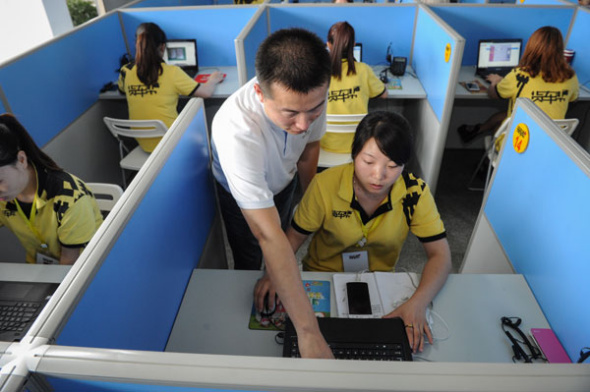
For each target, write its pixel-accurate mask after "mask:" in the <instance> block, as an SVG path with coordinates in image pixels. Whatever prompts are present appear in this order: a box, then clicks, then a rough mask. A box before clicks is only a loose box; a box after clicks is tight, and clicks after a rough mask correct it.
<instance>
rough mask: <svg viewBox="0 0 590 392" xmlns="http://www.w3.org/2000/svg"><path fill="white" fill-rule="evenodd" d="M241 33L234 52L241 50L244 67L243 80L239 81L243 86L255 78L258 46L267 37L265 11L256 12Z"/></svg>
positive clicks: (266, 16) (266, 15)
mask: <svg viewBox="0 0 590 392" xmlns="http://www.w3.org/2000/svg"><path fill="white" fill-rule="evenodd" d="M242 33H243V34H240V36H239V37H238V41H239V44H238V45H239V46H240V48H239V49H236V51H238V50H243V53H241V55H242V56H243V61H241V64H243V65H245V70H243V71H241V72H243V75H240V77H241V78H243V80H240V84H244V83H246V82H247V81H248V80H250V79H252V78H253V77H254V76H256V52H257V51H258V46H260V44H261V43H262V41H264V39H265V38H266V37H268V35H269V31H268V14H267V11H263V10H259V11H258V12H256V14H255V15H254V16H253V17H252V19H251V20H250V22H249V23H248V26H247V27H246V28H245V29H244V31H243V32H242Z"/></svg>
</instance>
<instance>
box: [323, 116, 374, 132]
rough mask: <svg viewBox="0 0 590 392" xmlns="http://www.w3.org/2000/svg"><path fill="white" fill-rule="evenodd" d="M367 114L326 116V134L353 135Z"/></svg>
mask: <svg viewBox="0 0 590 392" xmlns="http://www.w3.org/2000/svg"><path fill="white" fill-rule="evenodd" d="M366 115H367V114H366V113H365V114H327V115H326V122H327V125H326V132H333V133H354V132H355V131H356V127H357V126H358V124H359V122H361V120H362V119H363V118H364V117H365V116H366Z"/></svg>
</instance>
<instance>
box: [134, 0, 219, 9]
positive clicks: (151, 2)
mask: <svg viewBox="0 0 590 392" xmlns="http://www.w3.org/2000/svg"><path fill="white" fill-rule="evenodd" d="M216 3H217V1H215V0H172V1H171V0H140V1H134V2H133V3H132V4H128V5H126V6H125V8H150V7H190V6H197V5H215V4H216Z"/></svg>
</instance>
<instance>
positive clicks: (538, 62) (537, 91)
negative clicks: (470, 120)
mask: <svg viewBox="0 0 590 392" xmlns="http://www.w3.org/2000/svg"><path fill="white" fill-rule="evenodd" d="M563 49H564V44H563V37H562V35H561V32H560V31H559V29H557V28H555V27H552V26H544V27H541V28H539V29H538V30H536V31H535V32H534V33H533V34H532V35H531V37H530V38H529V40H528V42H527V44H526V47H525V49H524V53H523V55H522V57H521V59H520V62H519V63H518V66H517V67H516V68H514V69H513V70H512V71H510V73H508V75H506V77H504V78H502V77H501V76H500V75H497V74H491V75H488V77H487V80H488V81H489V82H490V87H488V95H489V96H490V97H491V98H502V99H509V100H510V101H509V103H508V113H503V112H502V113H496V114H494V115H492V116H491V117H490V118H488V119H487V121H486V122H484V123H483V124H476V125H461V126H460V127H459V129H458V132H459V136H460V137H461V140H462V141H463V143H469V142H471V141H472V140H474V139H475V138H476V137H478V136H480V135H485V134H489V133H493V132H495V131H496V130H497V129H498V127H499V126H500V125H501V124H502V122H503V121H504V119H506V117H509V116H510V115H511V114H512V110H513V108H514V103H515V102H516V99H517V98H519V97H524V98H530V99H531V100H532V101H533V102H534V103H535V104H536V105H537V106H538V107H539V108H541V109H542V110H543V111H544V112H545V113H546V114H547V115H548V116H549V117H551V118H552V119H554V120H557V119H563V118H565V115H566V112H567V109H568V106H569V103H570V102H572V101H575V100H576V99H578V93H579V89H580V86H579V82H578V77H577V76H576V73H575V72H574V70H573V69H572V67H570V65H569V64H568V63H567V62H566V60H565V57H564V54H563Z"/></svg>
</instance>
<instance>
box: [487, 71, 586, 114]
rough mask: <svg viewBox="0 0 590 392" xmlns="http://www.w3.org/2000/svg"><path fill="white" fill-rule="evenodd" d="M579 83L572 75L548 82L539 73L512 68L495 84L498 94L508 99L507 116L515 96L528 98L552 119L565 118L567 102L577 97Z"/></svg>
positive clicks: (510, 112)
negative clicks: (533, 73)
mask: <svg viewBox="0 0 590 392" xmlns="http://www.w3.org/2000/svg"><path fill="white" fill-rule="evenodd" d="M579 91H580V84H579V83H578V77H577V76H576V75H574V76H573V77H571V78H570V79H568V80H565V81H563V82H560V83H548V82H545V81H544V80H543V74H542V73H540V74H538V75H537V76H535V77H534V78H533V77H531V76H530V75H529V74H528V73H527V72H524V71H521V70H520V69H518V68H514V69H513V70H512V71H510V72H509V73H508V75H506V77H505V78H504V79H502V80H501V81H500V83H498V84H497V85H496V92H497V93H498V96H499V97H501V98H505V99H510V102H509V104H508V116H510V115H511V114H512V110H513V109H514V103H515V102H516V98H520V97H522V98H530V99H531V100H532V101H533V102H534V103H535V105H537V106H538V107H539V108H541V110H543V111H544V112H545V113H546V114H547V115H548V116H549V117H551V118H552V119H554V120H559V119H563V118H565V114H566V112H567V108H568V106H569V103H570V102H572V101H575V100H576V99H578V93H579Z"/></svg>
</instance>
